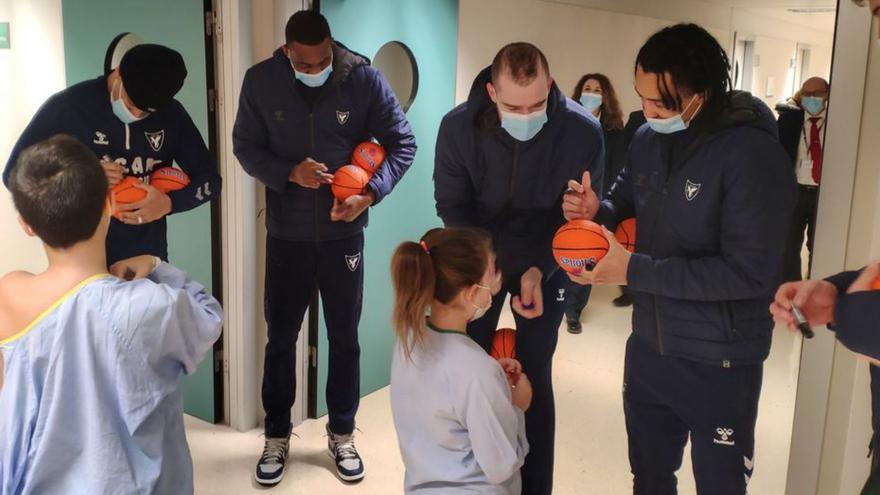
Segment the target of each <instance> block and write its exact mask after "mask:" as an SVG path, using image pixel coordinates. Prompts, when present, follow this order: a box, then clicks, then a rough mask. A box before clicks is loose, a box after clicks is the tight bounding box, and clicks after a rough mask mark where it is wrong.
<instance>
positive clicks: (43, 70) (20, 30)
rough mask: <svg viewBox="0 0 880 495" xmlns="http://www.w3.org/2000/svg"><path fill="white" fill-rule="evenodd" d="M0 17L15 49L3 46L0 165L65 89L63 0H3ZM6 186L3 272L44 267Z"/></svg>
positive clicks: (2, 192)
mask: <svg viewBox="0 0 880 495" xmlns="http://www.w3.org/2000/svg"><path fill="white" fill-rule="evenodd" d="M0 21H8V22H10V40H11V44H12V49H11V50H0V74H2V75H3V77H0V113H2V115H3V118H2V119H0V167H5V165H6V160H7V159H8V158H9V153H10V152H11V151H12V147H13V145H14V144H15V141H16V140H17V139H18V136H19V135H20V134H21V132H22V131H23V130H24V128H25V126H27V124H28V122H29V121H30V119H31V117H32V116H33V114H34V112H36V110H37V108H39V106H40V105H41V104H42V103H43V102H44V101H45V100H46V98H47V97H49V96H50V95H51V94H53V93H55V92H57V91H60V90H62V89H64V87H65V77H64V40H63V33H62V23H61V0H0ZM17 219H18V214H17V213H16V212H15V209H14V207H13V205H12V198H11V197H10V195H9V191H7V190H6V188H5V187H0V239H2V248H0V249H2V255H0V275H2V274H4V273H6V272H9V271H12V270H22V269H23V270H28V271H39V270H42V269H43V268H45V266H46V260H45V256H44V254H43V249H42V246H41V244H40V242H39V241H38V240H36V239H34V238H29V237H27V236H25V235H24V233H23V232H22V230H21V228H20V227H19V225H18V220H17Z"/></svg>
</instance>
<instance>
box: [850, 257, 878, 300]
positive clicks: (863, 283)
mask: <svg viewBox="0 0 880 495" xmlns="http://www.w3.org/2000/svg"><path fill="white" fill-rule="evenodd" d="M877 277H880V263H874V264H873V265H868V266H867V267H865V269H864V270H862V273H860V274H859V278H857V279H856V281H855V282H853V283H852V285H850V286H849V288H848V289H847V290H846V293H847V294H853V293H856V292H867V291H869V290H874V289H872V288H871V285H872V284H873V283H874V280H877Z"/></svg>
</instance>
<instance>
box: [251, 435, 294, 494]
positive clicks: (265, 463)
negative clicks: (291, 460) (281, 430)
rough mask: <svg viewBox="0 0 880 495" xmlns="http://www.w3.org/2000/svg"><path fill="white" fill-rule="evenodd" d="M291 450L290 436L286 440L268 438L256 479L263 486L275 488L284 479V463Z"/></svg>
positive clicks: (255, 475) (258, 463) (258, 465)
mask: <svg viewBox="0 0 880 495" xmlns="http://www.w3.org/2000/svg"><path fill="white" fill-rule="evenodd" d="M289 448H290V436H287V437H284V438H266V444H265V446H264V447H263V455H261V456H260V461H259V462H257V470H256V473H255V474H254V477H255V478H256V480H257V483H259V484H261V485H263V486H274V485H277V484H278V483H280V482H281V479H282V478H284V463H285V462H286V461H287V451H288V449H289Z"/></svg>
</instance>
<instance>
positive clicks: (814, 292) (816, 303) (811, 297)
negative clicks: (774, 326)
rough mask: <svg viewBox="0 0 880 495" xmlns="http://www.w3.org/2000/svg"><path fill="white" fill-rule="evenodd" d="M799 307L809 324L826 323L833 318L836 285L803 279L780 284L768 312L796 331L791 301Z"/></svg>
mask: <svg viewBox="0 0 880 495" xmlns="http://www.w3.org/2000/svg"><path fill="white" fill-rule="evenodd" d="M792 302H794V304H795V305H796V306H797V307H798V308H800V310H801V313H803V314H804V318H806V319H807V322H808V323H809V324H810V326H818V325H827V324H828V323H829V322H830V321H831V320H832V319H834V306H835V304H836V303H837V287H835V286H834V284H832V283H831V282H827V281H825V280H804V281H801V282H789V283H786V284H782V286H781V287H779V290H777V291H776V298H775V300H774V301H773V304H771V305H770V314H772V315H773V319H774V320H776V323H778V324H780V325H785V326H787V327H788V329H789V330H791V331H792V332H797V331H798V327H797V322H796V321H795V319H794V315H793V314H792V312H791V303H792Z"/></svg>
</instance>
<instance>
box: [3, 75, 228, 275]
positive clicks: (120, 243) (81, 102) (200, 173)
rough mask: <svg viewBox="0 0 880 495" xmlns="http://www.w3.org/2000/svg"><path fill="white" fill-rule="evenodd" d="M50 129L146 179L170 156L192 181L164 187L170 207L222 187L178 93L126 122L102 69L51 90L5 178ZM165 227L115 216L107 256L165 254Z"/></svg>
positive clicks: (182, 207)
mask: <svg viewBox="0 0 880 495" xmlns="http://www.w3.org/2000/svg"><path fill="white" fill-rule="evenodd" d="M56 134H69V135H71V136H74V137H75V138H77V139H78V140H79V141H80V142H82V143H83V144H85V145H86V146H88V147H89V148H90V149H91V150H92V151H93V152H94V153H95V155H97V156H98V158H100V159H102V160H106V161H115V162H116V163H119V164H120V165H122V166H123V167H124V168H125V175H126V176H134V177H137V178H139V179H141V180H143V181H144V182H145V183H149V178H150V174H151V173H153V171H154V170H156V169H157V168H160V167H170V166H172V164H173V163H176V164H177V165H178V166H179V167H180V169H181V170H183V171H184V172H186V174H187V175H188V176H189V179H190V183H189V185H188V186H187V187H185V188H183V189H181V190H179V191H174V192H171V193H169V194H168V196H169V197H170V198H171V213H172V214H173V213H180V212H183V211H187V210H191V209H193V208H195V207H197V206H199V205H201V204H203V203H206V202H208V201H210V200H212V199H214V198H216V197H218V196H219V194H220V184H221V180H220V174H219V173H218V172H217V164H216V162H215V161H214V158H213V157H212V156H211V153H210V152H209V151H208V148H207V146H205V142H204V140H203V139H202V136H201V134H199V130H198V129H197V128H196V126H195V124H194V123H193V121H192V119H191V118H190V116H189V114H188V113H187V112H186V110H185V109H184V108H183V105H181V104H180V103H179V102H178V101H177V100H172V101H171V102H170V103H169V104H168V105H166V106H164V107H162V108H161V109H159V110H158V111H156V112H154V113H152V114H150V115H149V116H148V117H147V118H145V119H142V120H139V121H137V122H134V123H132V124H124V123H122V121H120V120H119V119H118V118H117V117H116V115H114V114H113V108H112V105H111V103H110V92H109V91H108V89H107V78H106V77H105V76H101V77H98V78H96V79H92V80H88V81H83V82H81V83H78V84H75V85H73V86H71V87H69V88H67V89H65V90H63V91H61V92H59V93H56V94H55V95H52V97H50V98H49V99H48V100H47V101H46V103H44V104H43V106H42V107H40V109H39V110H38V111H37V113H36V115H34V117H33V119H32V120H31V122H30V124H28V126H27V128H26V129H25V130H24V133H23V134H22V135H21V137H20V138H19V139H18V142H17V143H16V144H15V147H14V148H13V149H12V154H11V155H10V157H9V162H8V163H7V164H6V169H5V170H4V171H3V183H4V184H7V183H8V180H9V173H10V172H11V171H12V167H14V166H15V161H16V160H17V159H18V155H19V154H20V153H21V152H22V151H23V150H24V149H25V148H27V147H28V146H30V145H32V144H34V143H37V142H39V141H43V140H45V139H48V138H50V137H52V136H54V135H56ZM166 234H167V228H166V222H165V218H161V219H159V220H157V221H155V222H152V223H148V224H144V225H128V224H125V223H122V222H120V221H118V220H116V219H115V218H113V219H112V220H111V223H110V232H109V233H108V235H107V263H108V264H113V263H115V262H116V261H119V260H123V259H126V258H130V257H132V256H138V255H142V254H151V255H153V256H158V257H160V258H162V259H164V260H167V259H168V240H167V237H166Z"/></svg>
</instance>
